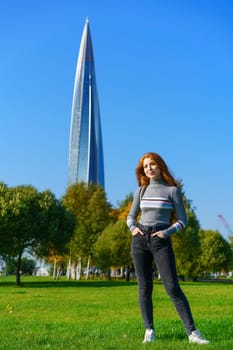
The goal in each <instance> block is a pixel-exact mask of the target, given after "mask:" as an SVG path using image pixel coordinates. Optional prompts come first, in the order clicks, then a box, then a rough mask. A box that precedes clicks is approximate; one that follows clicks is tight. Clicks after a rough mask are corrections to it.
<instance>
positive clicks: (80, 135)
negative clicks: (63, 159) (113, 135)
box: [68, 19, 104, 188]
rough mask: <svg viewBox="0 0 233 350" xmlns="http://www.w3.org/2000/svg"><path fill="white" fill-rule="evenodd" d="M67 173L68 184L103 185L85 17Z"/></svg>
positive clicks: (93, 83)
mask: <svg viewBox="0 0 233 350" xmlns="http://www.w3.org/2000/svg"><path fill="white" fill-rule="evenodd" d="M68 177H69V178H68V185H71V184H74V183H76V182H85V183H93V184H96V185H101V186H102V187H103V188H104V160H103V144H102V133H101V122H100V110H99V100H98V92H97V85H96V76H95V63H94V55H93V48H92V40H91V34H90V28H89V21H88V19H87V20H86V23H85V26H84V30H83V35H82V39H81V44H80V49H79V56H78V62H77V68H76V75H75V82H74V93H73V102H72V113H71V127H70V148H69V175H68Z"/></svg>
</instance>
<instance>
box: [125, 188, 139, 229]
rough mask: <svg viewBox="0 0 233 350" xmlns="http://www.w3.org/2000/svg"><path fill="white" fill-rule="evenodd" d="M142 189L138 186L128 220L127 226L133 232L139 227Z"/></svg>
mask: <svg viewBox="0 0 233 350" xmlns="http://www.w3.org/2000/svg"><path fill="white" fill-rule="evenodd" d="M140 191H141V187H138V188H137V190H136V192H135V195H134V198H133V203H132V205H131V208H130V211H129V214H128V216H127V220H126V223H127V226H128V228H129V229H130V231H131V232H132V231H133V230H134V229H135V228H136V227H137V216H138V214H139V211H140Z"/></svg>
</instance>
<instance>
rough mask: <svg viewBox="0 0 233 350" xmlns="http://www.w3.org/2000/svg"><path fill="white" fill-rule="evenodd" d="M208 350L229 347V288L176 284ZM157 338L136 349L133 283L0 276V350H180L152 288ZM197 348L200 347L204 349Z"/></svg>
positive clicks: (178, 336) (178, 335) (174, 322)
mask: <svg viewBox="0 0 233 350" xmlns="http://www.w3.org/2000/svg"><path fill="white" fill-rule="evenodd" d="M181 287H182V289H183V291H184V292H185V294H186V295H187V297H188V299H189V302H190V304H191V308H192V312H193V316H194V319H195V322H196V326H197V328H198V329H200V330H201V332H202V333H203V335H204V336H205V337H206V338H208V339H210V340H211V344H210V345H203V346H204V347H206V348H208V349H216V350H230V349H233V284H224V283H189V282H185V283H181ZM153 297H154V315H155V327H156V333H157V340H156V342H155V343H153V344H142V339H143V336H144V328H143V325H142V321H141V315H140V312H139V307H138V294H137V283H136V282H129V283H126V282H125V281H66V280H65V279H62V280H60V281H53V280H52V279H51V278H50V277H46V278H44V277H22V286H21V287H16V286H15V284H14V279H13V278H12V277H7V278H3V277H1V278H0V349H1V350H29V349H30V350H39V349H40V350H41V349H50V350H55V349H56V350H58V349H66V350H72V349H75V350H88V349H90V350H100V349H101V350H118V349H119V350H126V349H127V350H137V349H158V350H169V349H173V350H186V349H191V350H192V349H197V347H199V346H198V345H196V344H189V343H188V340H187V337H186V335H185V331H184V329H183V326H182V323H181V321H180V319H179V317H178V315H177V313H176V311H175V310H174V307H173V305H172V303H171V301H170V300H169V299H168V297H167V295H166V293H165V292H164V289H163V286H162V285H161V284H160V283H158V282H156V283H155V284H154V293H153ZM203 346H202V347H203Z"/></svg>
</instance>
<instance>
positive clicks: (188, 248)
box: [172, 181, 201, 280]
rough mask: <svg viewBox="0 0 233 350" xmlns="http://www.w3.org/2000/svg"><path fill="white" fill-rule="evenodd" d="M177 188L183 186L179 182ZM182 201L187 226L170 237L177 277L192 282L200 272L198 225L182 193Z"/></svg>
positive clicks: (193, 212) (189, 201)
mask: <svg viewBox="0 0 233 350" xmlns="http://www.w3.org/2000/svg"><path fill="white" fill-rule="evenodd" d="M179 186H180V188H181V190H182V188H183V184H182V182H181V181H180V182H179ZM182 192H183V190H182ZM183 201H184V205H185V209H186V213H187V217H188V225H187V226H186V228H185V229H183V230H182V231H180V232H178V233H176V234H174V235H173V236H172V244H173V248H174V253H175V256H176V266H177V273H178V275H180V276H182V277H183V279H184V278H187V277H191V278H192V279H193V280H196V278H197V275H198V273H199V271H200V264H199V263H198V261H199V255H200V252H201V248H200V241H199V236H198V231H199V229H200V224H199V221H198V219H197V217H196V214H195V210H194V208H193V207H192V202H191V200H188V199H187V198H186V196H185V193H184V192H183Z"/></svg>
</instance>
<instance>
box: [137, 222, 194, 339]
mask: <svg viewBox="0 0 233 350" xmlns="http://www.w3.org/2000/svg"><path fill="white" fill-rule="evenodd" d="M139 227H140V229H141V230H142V231H143V232H144V233H145V235H144V236H142V235H141V234H137V235H136V236H133V237H132V244H131V253H132V257H133V262H134V267H135V270H136V274H137V278H138V286H139V304H140V308H141V313H142V318H143V321H144V325H145V328H146V329H150V328H152V329H153V328H154V324H153V304H152V291H153V277H152V272H153V271H152V263H153V260H154V261H155V263H156V266H157V268H158V271H159V273H160V277H161V280H162V282H163V284H164V287H165V289H166V292H167V294H168V295H169V297H170V298H171V300H172V301H173V303H174V305H175V308H176V310H177V312H178V314H179V315H180V318H181V320H182V322H183V324H184V327H185V329H186V332H187V334H188V335H190V334H191V333H192V331H194V330H195V326H194V321H193V318H192V313H191V310H190V307H189V303H188V301H187V299H186V297H185V295H184V293H183V292H182V290H181V288H180V286H179V282H178V278H177V273H176V265H175V258H174V253H173V249H172V246H171V241H170V239H165V238H159V237H157V236H155V237H151V235H150V234H151V233H153V232H156V231H160V230H162V229H165V228H166V227H167V226H166V227H165V226H158V227H157V229H155V227H151V226H143V225H139Z"/></svg>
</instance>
